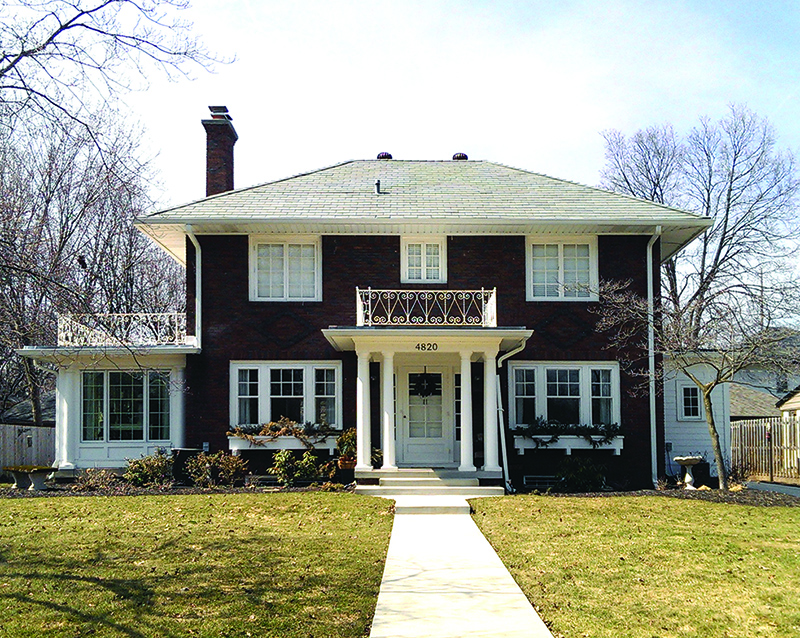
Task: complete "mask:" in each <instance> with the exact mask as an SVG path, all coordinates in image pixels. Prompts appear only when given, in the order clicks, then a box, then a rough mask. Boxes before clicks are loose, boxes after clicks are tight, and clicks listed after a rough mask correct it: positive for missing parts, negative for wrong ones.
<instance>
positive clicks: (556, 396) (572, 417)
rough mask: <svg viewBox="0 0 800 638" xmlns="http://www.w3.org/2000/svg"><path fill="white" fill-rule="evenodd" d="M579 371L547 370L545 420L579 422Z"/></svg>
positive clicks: (568, 422)
mask: <svg viewBox="0 0 800 638" xmlns="http://www.w3.org/2000/svg"><path fill="white" fill-rule="evenodd" d="M580 375H581V371H580V370H578V369H548V370H547V420H548V421H555V422H558V423H566V424H575V423H580V421H581V416H580V415H581V383H580Z"/></svg>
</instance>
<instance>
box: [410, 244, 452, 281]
mask: <svg viewBox="0 0 800 638" xmlns="http://www.w3.org/2000/svg"><path fill="white" fill-rule="evenodd" d="M400 249H401V251H402V252H401V264H400V266H401V270H402V272H401V273H400V281H402V282H403V283H405V284H413V283H447V238H446V237H425V238H421V237H403V240H402V242H401V247H400Z"/></svg>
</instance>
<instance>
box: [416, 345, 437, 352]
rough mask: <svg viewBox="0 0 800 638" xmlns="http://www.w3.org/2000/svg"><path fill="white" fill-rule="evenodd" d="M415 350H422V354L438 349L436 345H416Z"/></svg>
mask: <svg viewBox="0 0 800 638" xmlns="http://www.w3.org/2000/svg"><path fill="white" fill-rule="evenodd" d="M414 347H415V348H416V349H417V350H422V351H424V352H433V351H434V350H438V349H439V344H438V343H418V344H417V345H416V346H414Z"/></svg>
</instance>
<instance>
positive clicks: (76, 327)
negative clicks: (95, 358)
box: [58, 312, 193, 347]
mask: <svg viewBox="0 0 800 638" xmlns="http://www.w3.org/2000/svg"><path fill="white" fill-rule="evenodd" d="M189 339H193V337H189ZM186 343H187V336H186V313H183V312H167V313H132V314H93V315H61V316H59V318H58V345H59V346H67V347H70V346H117V347H146V346H165V345H172V346H179V345H185V344H186Z"/></svg>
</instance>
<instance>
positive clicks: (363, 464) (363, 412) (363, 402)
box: [356, 352, 372, 470]
mask: <svg viewBox="0 0 800 638" xmlns="http://www.w3.org/2000/svg"><path fill="white" fill-rule="evenodd" d="M356 354H357V355H358V376H357V378H356V445H357V446H358V451H357V454H356V469H357V470H367V469H371V468H372V461H371V460H370V457H371V456H372V437H371V433H370V419H369V415H370V403H369V357H370V353H369V352H356Z"/></svg>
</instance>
